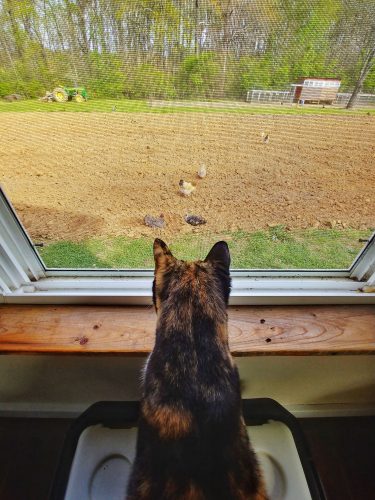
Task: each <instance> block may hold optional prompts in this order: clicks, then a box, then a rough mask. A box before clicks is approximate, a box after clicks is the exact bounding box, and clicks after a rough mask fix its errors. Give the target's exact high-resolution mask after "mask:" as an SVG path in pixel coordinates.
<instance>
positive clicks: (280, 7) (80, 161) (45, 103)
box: [0, 0, 375, 269]
mask: <svg viewBox="0 0 375 500" xmlns="http://www.w3.org/2000/svg"><path fill="white" fill-rule="evenodd" d="M0 22H1V30H0V96H2V99H0V182H1V184H2V185H3V186H4V188H5V191H6V192H7V194H8V195H9V197H10V199H11V201H12V203H13V204H14V206H15V208H16V210H17V212H18V215H19V217H20V219H21V220H22V222H23V224H24V226H25V227H26V229H27V231H28V232H29V234H30V236H31V238H32V240H33V241H34V243H35V244H37V245H38V246H37V250H38V252H39V253H40V255H41V257H42V259H43V260H44V262H45V264H46V266H48V267H52V268H66V267H73V268H87V267H88V268H95V269H97V268H145V267H152V266H153V257H152V242H153V239H154V238H155V237H159V238H162V239H164V240H165V241H166V242H167V243H169V244H170V246H171V248H172V250H173V251H174V252H175V254H176V255H177V256H178V257H181V258H189V259H190V258H191V259H196V258H204V257H205V255H206V253H207V252H208V251H209V249H210V247H211V246H212V244H213V243H215V242H216V241H218V240H219V239H225V240H226V241H228V243H229V245H230V249H231V253H232V264H233V267H234V268H240V269H253V268H263V269H273V268H275V269H302V268H304V269H329V268H333V269H343V268H348V267H349V266H350V264H351V263H352V261H353V260H354V258H355V257H356V255H357V254H358V252H359V251H360V250H361V248H363V246H364V244H365V241H366V239H368V237H369V236H370V234H371V233H372V232H373V231H374V228H375V197H374V189H375V175H374V168H375V167H374V158H375V147H374V142H375V141H374V137H375V64H373V58H374V55H373V53H372V52H371V49H372V47H373V44H374V43H375V39H374V37H375V35H374V33H375V28H374V27H375V4H374V2H373V0H364V1H358V2H356V1H355V2H350V3H348V2H346V1H344V0H329V1H322V0H309V1H302V0H301V1H293V2H292V1H285V2H276V1H273V0H269V1H266V2H264V1H261V0H255V1H251V2H250V1H245V0H242V1H241V0H229V1H226V2H216V1H213V0H189V1H172V0H163V1H160V2H153V1H151V0H150V1H148V0H147V1H145V0H142V1H141V0H139V1H136V0H135V1H133V2H117V1H106V2H103V1H101V0H99V1H98V0H85V1H84V2H83V1H80V0H75V1H70V2H62V1H61V0H49V1H47V2H46V1H44V0H43V1H42V0H23V1H22V2H9V1H5V0H0ZM1 33H2V34H1ZM337 80H339V82H340V85H339V86H338V82H337ZM296 84H298V85H296ZM357 91H358V92H357ZM348 103H349V107H351V109H347V106H348ZM198 172H199V174H200V175H201V177H200V176H199V175H198ZM204 174H205V175H204ZM180 181H183V182H182V183H181V182H180ZM180 184H182V185H180ZM192 216H194V217H192ZM197 222H200V223H201V224H199V225H192V224H195V223H197ZM150 225H151V226H154V227H150ZM158 226H162V227H158Z"/></svg>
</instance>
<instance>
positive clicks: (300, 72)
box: [0, 0, 375, 99]
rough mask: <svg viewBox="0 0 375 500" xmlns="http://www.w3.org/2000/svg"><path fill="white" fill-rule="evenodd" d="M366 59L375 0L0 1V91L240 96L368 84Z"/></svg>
mask: <svg viewBox="0 0 375 500" xmlns="http://www.w3.org/2000/svg"><path fill="white" fill-rule="evenodd" d="M374 55H375V2H374V0H180V1H176V0H160V1H156V0H124V1H122V0H0V96H3V95H6V94H10V93H14V92H17V93H21V94H24V95H25V96H27V97H37V96H41V95H43V94H44V92H45V91H46V90H47V89H52V88H53V87H54V86H57V85H85V86H86V87H87V88H88V90H89V92H90V95H91V96H97V97H124V96H125V97H129V98H146V97H152V96H153V97H160V98H176V97H178V98H184V97H186V98H197V97H198V98H202V97H204V98H236V99H237V98H238V99H241V98H243V97H244V95H245V94H246V91H247V90H250V89H276V90H284V89H285V90H288V89H289V88H290V84H291V83H293V82H295V81H296V79H297V78H298V77H300V76H318V77H326V78H328V77H340V78H341V79H342V87H341V90H342V91H352V90H353V89H355V90H356V92H357V93H358V92H360V91H361V90H364V91H366V92H374V91H375V68H374ZM354 97H355V96H354Z"/></svg>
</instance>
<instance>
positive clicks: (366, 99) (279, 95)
mask: <svg viewBox="0 0 375 500" xmlns="http://www.w3.org/2000/svg"><path fill="white" fill-rule="evenodd" d="M350 96H351V93H350V92H346V93H338V94H337V96H336V99H335V100H334V102H333V104H334V105H337V106H340V107H344V106H346V105H347V103H348V101H349V99H350ZM294 101H295V98H294V91H282V90H259V89H253V90H249V91H248V92H247V94H246V102H250V103H253V104H257V103H259V104H271V103H273V104H284V103H293V102H294ZM357 106H362V107H364V106H375V94H359V95H358V98H357Z"/></svg>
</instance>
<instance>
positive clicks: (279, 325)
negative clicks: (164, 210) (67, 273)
mask: <svg viewBox="0 0 375 500" xmlns="http://www.w3.org/2000/svg"><path fill="white" fill-rule="evenodd" d="M155 324H156V315H155V312H154V310H153V308H151V307H125V306H122V307H121V306H24V305H2V306H0V352H1V353H36V352H39V353H43V352H44V353H51V352H54V353H105V354H111V353H113V354H116V353H118V354H120V353H121V354H128V355H146V354H148V353H149V352H150V350H151V349H152V346H153V343H154V335H155V334H154V332H155ZM229 339H230V346H231V351H232V353H233V354H234V355H237V356H246V355H260V354H261V355H275V354H277V355H291V354H295V355H306V354H312V355H318V354H375V306H372V305H370V306H366V305H360V306H340V305H339V306H277V307H272V306H261V307H259V306H236V307H230V308H229Z"/></svg>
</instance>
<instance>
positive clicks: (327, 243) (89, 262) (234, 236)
mask: <svg viewBox="0 0 375 500" xmlns="http://www.w3.org/2000/svg"><path fill="white" fill-rule="evenodd" d="M371 232H372V230H354V229H343V230H336V229H324V230H323V229H307V230H294V231H287V230H285V228H284V227H282V226H276V227H272V228H270V229H268V230H266V231H256V232H253V233H246V232H243V231H237V232H234V233H228V234H219V235H210V236H207V235H204V236H200V235H199V233H195V234H191V235H185V236H181V237H178V238H176V239H174V240H173V241H167V242H168V243H169V244H170V248H171V249H172V251H173V253H174V255H175V256H176V257H178V258H181V259H184V260H195V259H203V258H204V257H205V256H206V254H207V253H208V251H209V249H210V248H211V246H212V245H213V244H214V243H215V242H216V241H218V240H220V239H224V240H226V241H227V242H228V244H229V247H230V251H231V255H232V268H237V269H246V268H247V269H252V268H253V269H254V268H255V269H256V268H263V269H346V268H349V267H350V265H351V263H352V262H353V260H354V258H355V257H356V256H357V254H358V252H359V251H360V249H361V248H363V246H364V243H361V242H359V241H358V240H359V238H367V237H368V236H369V235H370V234H371ZM152 242H153V240H152V239H151V238H138V239H131V238H126V237H116V238H107V239H99V238H98V239H89V240H85V241H82V242H79V243H74V242H69V241H59V242H56V243H50V244H47V245H45V246H44V247H43V248H41V249H40V250H39V251H40V254H41V257H42V258H43V260H44V262H45V264H46V266H47V267H50V268H96V269H99V268H110V269H119V268H130V269H131V268H138V269H139V268H152V267H153V265H154V262H153V256H152Z"/></svg>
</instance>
